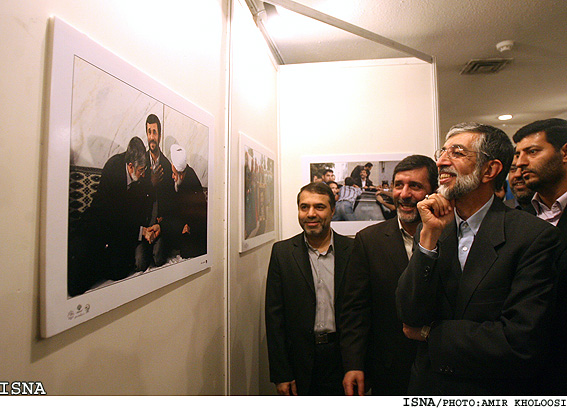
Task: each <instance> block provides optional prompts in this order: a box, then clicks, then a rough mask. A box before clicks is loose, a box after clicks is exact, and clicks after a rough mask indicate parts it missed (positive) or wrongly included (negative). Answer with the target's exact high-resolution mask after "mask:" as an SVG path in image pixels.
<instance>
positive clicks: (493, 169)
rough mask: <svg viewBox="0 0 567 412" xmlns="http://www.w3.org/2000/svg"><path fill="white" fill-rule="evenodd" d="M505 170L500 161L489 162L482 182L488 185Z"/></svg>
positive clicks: (485, 167)
mask: <svg viewBox="0 0 567 412" xmlns="http://www.w3.org/2000/svg"><path fill="white" fill-rule="evenodd" d="M503 168H504V167H503V166H502V162H501V161H500V160H498V159H492V160H489V161H488V162H487V163H486V164H485V165H484V169H485V170H484V173H483V174H482V182H483V183H486V182H490V181H491V180H494V179H495V178H496V176H498V175H499V174H500V172H501V171H502V169H503Z"/></svg>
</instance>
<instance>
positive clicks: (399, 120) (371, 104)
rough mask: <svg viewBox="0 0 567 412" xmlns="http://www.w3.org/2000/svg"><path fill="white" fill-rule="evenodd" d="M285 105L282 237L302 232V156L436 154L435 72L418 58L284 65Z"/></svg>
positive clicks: (282, 124) (281, 87) (282, 120)
mask: <svg viewBox="0 0 567 412" xmlns="http://www.w3.org/2000/svg"><path fill="white" fill-rule="evenodd" d="M279 104H280V140H281V144H280V150H281V152H280V156H281V177H280V178H281V187H282V189H281V196H282V204H281V208H282V237H284V238H286V237H290V236H292V235H294V234H296V233H298V232H299V231H300V227H299V224H298V223H297V204H296V196H297V192H298V191H299V189H300V188H301V186H303V185H305V184H307V183H309V182H308V181H306V180H305V179H304V177H303V170H302V156H312V155H355V156H356V155H371V154H382V153H386V154H387V153H410V154H413V153H419V154H424V155H428V156H433V152H434V150H435V144H436V141H437V135H438V131H437V100H436V82H435V67H434V65H432V64H429V63H424V62H422V61H420V60H418V59H415V58H407V59H385V60H370V61H353V62H332V63H313V64H298V65H289V66H283V67H281V68H280V71H279Z"/></svg>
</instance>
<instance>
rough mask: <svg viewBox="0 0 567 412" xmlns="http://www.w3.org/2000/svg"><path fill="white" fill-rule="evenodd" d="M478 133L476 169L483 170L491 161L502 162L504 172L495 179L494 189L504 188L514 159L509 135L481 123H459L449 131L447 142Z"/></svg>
mask: <svg viewBox="0 0 567 412" xmlns="http://www.w3.org/2000/svg"><path fill="white" fill-rule="evenodd" d="M467 132H468V133H476V134H479V135H480V136H479V138H478V139H476V140H475V141H474V143H473V144H474V150H475V151H477V152H478V153H477V156H476V167H477V169H480V168H482V167H483V166H484V165H485V164H486V163H487V162H488V161H489V160H494V159H496V160H500V163H502V170H501V171H500V173H499V174H498V175H497V176H496V178H495V179H494V187H500V186H502V181H504V180H506V176H507V175H508V172H509V171H510V165H511V164H512V159H513V157H514V146H513V145H512V142H511V141H510V139H509V138H508V135H507V134H506V133H504V132H503V131H502V130H500V129H498V128H497V127H494V126H490V125H487V124H479V123H473V122H471V123H459V124H457V125H455V126H453V127H451V129H450V130H449V132H448V133H447V137H446V139H445V140H448V139H449V138H451V137H453V136H455V135H458V134H461V133H467Z"/></svg>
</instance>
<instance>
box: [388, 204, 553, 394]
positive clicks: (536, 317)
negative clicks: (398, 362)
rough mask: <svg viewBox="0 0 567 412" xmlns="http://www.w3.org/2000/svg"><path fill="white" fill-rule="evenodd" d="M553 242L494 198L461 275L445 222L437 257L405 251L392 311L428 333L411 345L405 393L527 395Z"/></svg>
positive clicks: (542, 345)
mask: <svg viewBox="0 0 567 412" xmlns="http://www.w3.org/2000/svg"><path fill="white" fill-rule="evenodd" d="M416 241H419V239H418V236H416ZM559 242H560V233H559V231H558V230H557V228H554V227H553V226H551V225H550V224H548V223H546V222H543V221H542V220H540V219H538V218H536V217H535V216H531V215H529V214H527V213H524V212H522V211H519V210H515V209H510V208H508V207H506V206H504V205H503V204H502V202H501V201H500V200H499V199H496V198H495V199H494V202H493V204H492V206H491V207H490V209H489V211H488V213H487V214H486V216H485V218H484V220H483V222H482V224H481V226H480V229H479V232H478V233H477V235H476V238H475V241H474V243H473V245H472V247H471V250H470V253H469V255H468V259H467V263H466V265H465V267H464V270H463V271H462V273H461V269H460V265H459V260H458V254H457V228H456V224H455V221H453V222H452V223H451V224H449V225H448V227H447V228H445V230H444V231H443V233H442V235H441V237H440V239H439V242H438V245H437V246H438V253H439V256H438V259H432V258H430V257H428V256H427V255H426V254H424V253H422V252H419V251H418V250H417V249H416V250H415V253H414V254H413V256H412V259H411V260H410V263H409V265H408V267H407V269H406V270H405V271H404V273H403V274H402V276H401V277H400V280H399V284H398V290H397V293H396V297H397V305H398V311H399V315H400V318H401V319H402V321H403V322H404V323H406V324H408V325H410V326H415V327H421V326H422V325H430V324H432V323H433V328H432V329H431V333H430V335H429V338H428V342H420V343H419V348H418V354H417V357H416V362H415V364H414V369H413V370H412V377H411V381H410V390H409V392H410V394H427V395H516V394H518V395H520V394H521V395H529V394H532V392H535V391H536V389H534V385H535V384H536V383H537V373H538V371H539V370H541V368H542V366H543V361H542V354H543V353H545V351H546V350H547V345H548V344H549V338H550V327H549V321H550V314H551V313H550V308H551V305H552V302H553V288H554V285H555V282H556V275H555V270H554V260H555V257H556V253H557V252H558V246H559ZM417 247H418V246H417V245H416V248H417Z"/></svg>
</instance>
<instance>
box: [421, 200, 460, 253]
mask: <svg viewBox="0 0 567 412" xmlns="http://www.w3.org/2000/svg"><path fill="white" fill-rule="evenodd" d="M454 207H455V201H454V200H451V201H449V200H447V199H445V198H444V197H443V196H441V195H440V194H438V193H433V194H432V195H429V196H428V197H427V198H425V199H423V200H422V201H421V202H418V203H417V210H418V211H419V215H420V216H421V222H422V223H423V229H422V231H421V234H420V239H419V244H420V245H421V246H423V247H424V248H425V249H429V250H433V249H435V247H436V246H437V240H439V236H441V232H443V229H445V227H446V226H447V225H448V224H449V223H450V222H451V221H452V220H453V219H454V218H455V214H454V212H453V209H454Z"/></svg>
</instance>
